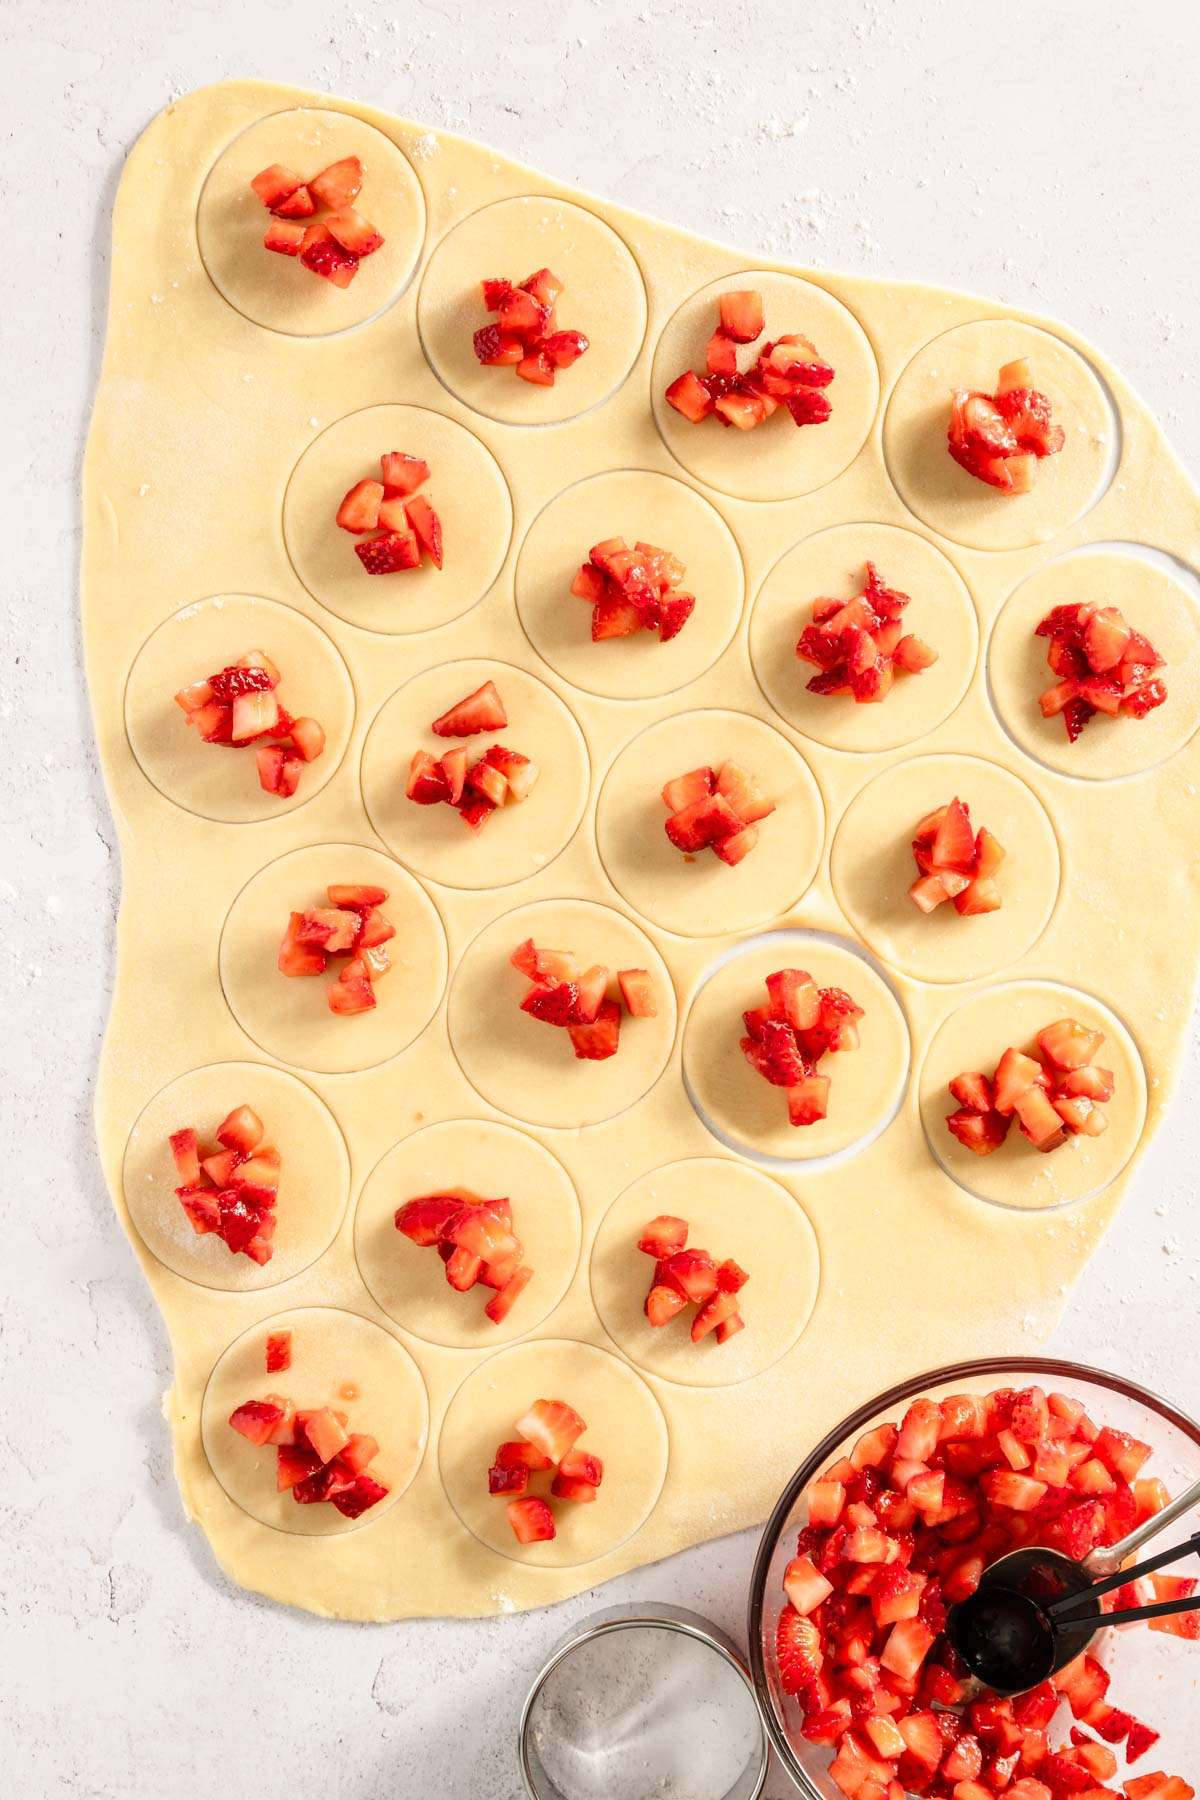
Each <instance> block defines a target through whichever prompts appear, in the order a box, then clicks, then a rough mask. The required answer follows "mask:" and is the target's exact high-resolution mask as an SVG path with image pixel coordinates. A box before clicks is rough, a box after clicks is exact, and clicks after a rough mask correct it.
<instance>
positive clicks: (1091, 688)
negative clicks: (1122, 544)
mask: <svg viewBox="0 0 1200 1800" xmlns="http://www.w3.org/2000/svg"><path fill="white" fill-rule="evenodd" d="M1035 636H1037V637H1044V638H1046V639H1047V640H1048V642H1047V645H1046V660H1047V662H1048V663H1049V665H1050V668H1051V670H1052V672H1053V673H1054V675H1056V676H1057V678H1058V679H1057V680H1056V681H1055V683H1054V685H1053V687H1048V688H1047V689H1046V691H1045V693H1044V694H1043V695H1042V696H1041V699H1040V701H1039V705H1040V706H1041V709H1042V717H1043V718H1046V719H1052V718H1054V717H1055V716H1056V715H1059V714H1061V716H1062V722H1063V727H1064V729H1065V730H1066V734H1067V740H1068V742H1069V743H1072V744H1073V743H1074V742H1075V740H1076V738H1077V737H1078V736H1079V734H1080V732H1081V731H1082V730H1083V728H1084V726H1085V725H1087V724H1088V723H1089V721H1090V720H1092V719H1094V718H1095V716H1096V714H1097V713H1107V714H1108V715H1109V717H1110V718H1117V717H1118V716H1123V717H1125V718H1132V719H1144V718H1145V717H1146V714H1147V713H1150V712H1153V711H1154V710H1155V708H1156V707H1159V706H1161V705H1162V703H1163V701H1164V700H1165V699H1166V697H1167V687H1166V683H1165V682H1164V681H1163V680H1162V678H1161V676H1158V675H1156V674H1155V670H1156V669H1161V668H1162V667H1163V659H1162V657H1161V656H1160V655H1159V654H1158V651H1157V650H1156V649H1155V648H1154V645H1153V644H1152V643H1151V642H1150V640H1149V638H1147V637H1143V635H1142V633H1141V632H1140V631H1134V630H1133V629H1132V628H1131V627H1130V626H1129V625H1128V624H1127V623H1126V621H1125V618H1124V615H1123V614H1122V613H1121V611H1120V610H1119V608H1117V607H1115V606H1094V605H1092V604H1091V603H1090V602H1087V601H1085V602H1084V603H1083V604H1081V605H1079V606H1054V607H1051V609H1050V611H1049V612H1048V613H1047V614H1046V616H1045V618H1044V619H1043V620H1042V621H1041V623H1040V624H1039V625H1038V626H1037V628H1036V631H1035Z"/></svg>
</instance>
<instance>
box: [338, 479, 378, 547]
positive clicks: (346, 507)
mask: <svg viewBox="0 0 1200 1800" xmlns="http://www.w3.org/2000/svg"><path fill="white" fill-rule="evenodd" d="M382 499H383V483H382V482H381V481H356V482H355V484H354V486H353V487H352V488H351V489H350V492H349V493H348V494H347V495H346V497H345V498H344V500H343V501H342V504H341V505H340V506H339V507H338V510H337V522H338V524H339V525H340V526H341V528H342V530H343V531H353V532H355V533H357V534H360V535H361V533H363V532H364V531H374V530H375V529H376V527H377V526H378V524H379V503H380V501H381V500H382Z"/></svg>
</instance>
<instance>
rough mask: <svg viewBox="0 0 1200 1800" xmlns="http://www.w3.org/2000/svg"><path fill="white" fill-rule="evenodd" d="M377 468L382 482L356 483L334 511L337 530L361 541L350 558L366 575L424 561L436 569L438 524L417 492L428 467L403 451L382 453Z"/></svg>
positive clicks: (439, 541) (440, 558) (387, 572)
mask: <svg viewBox="0 0 1200 1800" xmlns="http://www.w3.org/2000/svg"><path fill="white" fill-rule="evenodd" d="M379 464H380V473H381V476H382V479H381V480H379V481H372V480H367V481H356V482H355V484H354V486H353V487H352V488H351V489H350V491H349V493H348V494H346V495H345V496H344V497H343V500H342V503H341V505H340V506H339V507H338V509H337V522H338V524H339V525H340V526H341V528H342V530H343V531H349V532H351V533H353V535H354V536H355V537H359V538H362V539H363V542H362V543H361V544H355V546H354V554H355V555H356V556H357V558H358V560H359V562H360V563H361V564H362V566H363V568H364V569H365V570H366V572H367V574H368V575H395V574H397V573H398V572H399V571H401V570H403V569H419V568H420V567H421V562H422V559H423V558H424V557H426V556H427V557H428V558H429V560H430V562H431V563H432V564H433V566H434V568H435V569H440V568H441V566H442V561H443V546H442V521H441V520H440V519H439V518H438V515H437V514H436V513H435V512H434V510H433V508H432V506H430V504H429V501H428V499H427V498H426V496H425V495H424V494H418V492H417V489H418V488H419V487H422V486H423V485H424V484H425V482H427V481H428V480H429V464H428V463H427V462H424V461H423V460H422V459H421V457H419V456H410V455H409V454H408V452H407V451H406V450H385V451H384V453H383V455H382V456H381V457H380V459H379ZM368 532H373V533H374V536H371V537H368V536H367V533H368Z"/></svg>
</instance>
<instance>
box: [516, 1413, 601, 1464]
mask: <svg viewBox="0 0 1200 1800" xmlns="http://www.w3.org/2000/svg"><path fill="white" fill-rule="evenodd" d="M516 1429H517V1430H518V1432H519V1433H520V1434H521V1436H522V1437H523V1438H525V1439H526V1441H527V1442H528V1443H530V1444H532V1445H533V1447H534V1448H535V1449H536V1450H540V1451H541V1453H542V1455H543V1456H545V1457H548V1458H549V1460H550V1462H552V1463H561V1462H562V1459H563V1457H564V1456H565V1455H566V1454H567V1452H568V1451H569V1450H571V1449H572V1448H573V1447H574V1444H575V1440H576V1439H577V1438H580V1437H582V1436H583V1433H584V1432H585V1431H586V1430H587V1426H586V1424H585V1423H584V1421H583V1420H582V1419H581V1418H580V1416H579V1414H578V1413H577V1412H576V1411H575V1409H574V1407H573V1406H568V1405H567V1403H566V1401H565V1400H535V1401H534V1403H533V1405H532V1406H531V1407H530V1408H529V1410H528V1412H526V1413H525V1414H524V1415H523V1416H522V1417H521V1418H519V1419H518V1420H517V1424H516Z"/></svg>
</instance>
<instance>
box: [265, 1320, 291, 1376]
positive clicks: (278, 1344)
mask: <svg viewBox="0 0 1200 1800" xmlns="http://www.w3.org/2000/svg"><path fill="white" fill-rule="evenodd" d="M266 1361H267V1374H268V1375H275V1374H278V1373H280V1372H281V1371H282V1370H284V1369H290V1368H291V1366H292V1334H291V1332H290V1331H271V1332H268V1333H267V1357H266Z"/></svg>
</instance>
